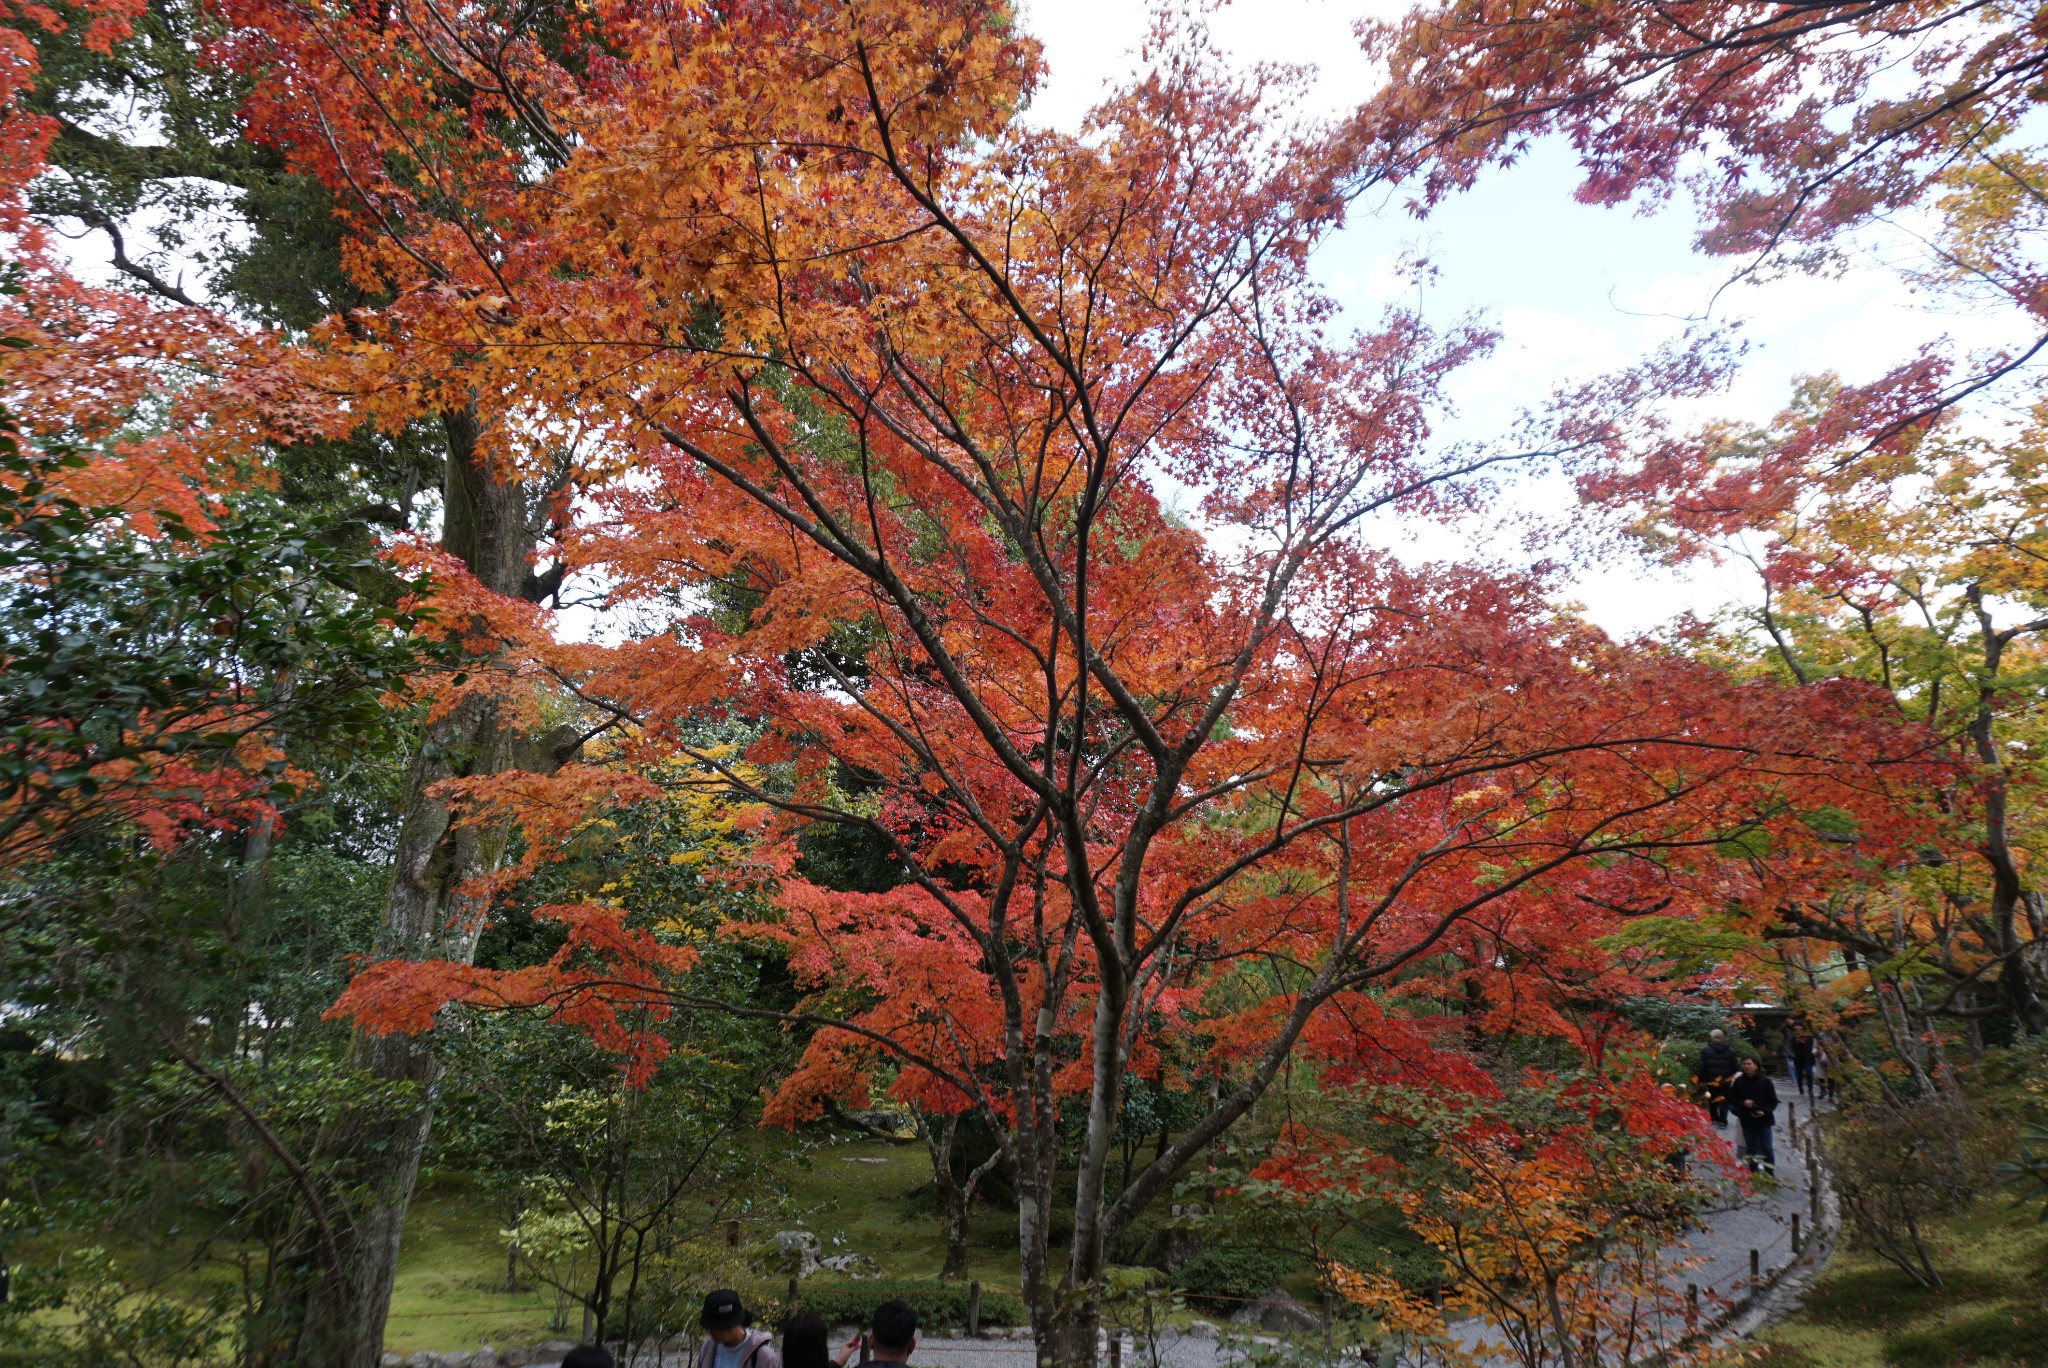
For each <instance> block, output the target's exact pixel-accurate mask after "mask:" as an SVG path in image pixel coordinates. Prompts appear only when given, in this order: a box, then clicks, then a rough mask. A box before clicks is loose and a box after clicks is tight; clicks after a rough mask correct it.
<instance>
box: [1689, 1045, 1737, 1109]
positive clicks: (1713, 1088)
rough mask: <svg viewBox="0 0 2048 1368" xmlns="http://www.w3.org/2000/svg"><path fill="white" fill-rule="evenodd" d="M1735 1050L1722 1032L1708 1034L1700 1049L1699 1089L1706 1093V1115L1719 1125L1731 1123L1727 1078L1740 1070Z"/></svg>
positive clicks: (1697, 1071) (1697, 1070)
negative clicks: (1703, 1046)
mask: <svg viewBox="0 0 2048 1368" xmlns="http://www.w3.org/2000/svg"><path fill="white" fill-rule="evenodd" d="M1738 1065H1739V1061H1737V1059H1736V1058H1735V1051H1734V1050H1732V1049H1730V1048H1729V1047H1728V1037H1727V1036H1726V1035H1724V1034H1722V1033H1721V1032H1720V1031H1718V1030H1715V1031H1709V1032H1708V1033H1707V1047H1706V1048H1705V1049H1703V1050H1701V1051H1700V1062H1699V1067H1698V1068H1697V1069H1696V1070H1695V1072H1696V1073H1697V1074H1698V1076H1699V1080H1700V1091H1701V1093H1702V1094H1704V1095H1705V1098H1706V1103H1707V1116H1708V1117H1709V1118H1710V1119H1712V1121H1713V1123H1714V1124H1715V1125H1717V1126H1725V1125H1727V1124H1728V1094H1727V1092H1726V1087H1727V1083H1728V1080H1729V1079H1731V1078H1733V1077H1735V1075H1736V1074H1737V1073H1739V1072H1740V1068H1739V1067H1738Z"/></svg>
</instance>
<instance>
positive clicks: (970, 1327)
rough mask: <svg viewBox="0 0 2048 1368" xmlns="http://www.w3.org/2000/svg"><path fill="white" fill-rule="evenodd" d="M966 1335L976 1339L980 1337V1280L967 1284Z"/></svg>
mask: <svg viewBox="0 0 2048 1368" xmlns="http://www.w3.org/2000/svg"><path fill="white" fill-rule="evenodd" d="M967 1335H968V1338H970V1339H977V1338H979V1337H980V1335H981V1279H979V1278H976V1279H975V1280H974V1281H972V1282H970V1283H968V1284H967Z"/></svg>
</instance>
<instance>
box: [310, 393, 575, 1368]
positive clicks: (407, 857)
mask: <svg viewBox="0 0 2048 1368" xmlns="http://www.w3.org/2000/svg"><path fill="white" fill-rule="evenodd" d="M442 426H443V430H444V433H445V435H446V438H447V447H448V461H447V478H446V483H445V489H444V510H443V526H442V545H443V547H444V549H445V550H447V551H448V552H449V553H451V554H452V555H454V556H455V557H456V558H458V559H459V560H460V561H461V562H462V563H463V565H464V566H466V567H467V568H468V570H469V571H470V573H471V574H473V575H474V576H475V577H476V578H477V580H478V582H479V583H480V584H482V585H483V587H485V588H486V589H489V590H491V591H492V592H494V593H499V594H504V595H508V596H529V597H531V596H537V594H538V592H539V591H538V588H537V585H536V581H535V578H534V576H533V573H532V569H531V561H532V557H533V553H534V549H535V544H536V535H535V531H534V528H533V526H532V524H531V523H530V521H529V519H528V512H527V503H528V491H527V490H526V488H525V487H524V486H522V485H521V484H520V483H518V482H517V481H516V480H511V479H501V478H498V477H497V476H496V475H495V474H494V473H493V472H492V471H491V470H489V469H488V468H487V467H486V465H485V463H484V461H483V458H482V457H481V455H480V453H479V452H478V449H477V436H478V429H477V422H476V418H475V416H474V415H473V414H472V413H470V412H467V411H462V412H450V413H447V414H444V415H443V419H442ZM567 745H568V743H567V742H566V740H565V739H563V738H553V739H551V740H536V739H534V738H531V737H529V736H527V735H526V734H525V733H524V732H523V731H522V730H520V729H519V728H518V727H517V726H516V724H514V723H513V722H512V721H510V720H509V719H508V718H507V717H506V716H505V715H504V714H503V713H502V712H501V710H500V709H499V707H498V706H497V704H496V703H494V702H492V701H490V700H488V699H483V698H476V697H472V698H469V699H465V700H464V701H463V702H461V703H460V704H458V705H457V706H456V707H454V708H453V709H451V710H450V711H449V712H448V713H447V714H445V715H444V716H442V717H440V718H438V719H436V720H434V721H432V722H430V723H428V724H427V725H426V726H425V727H424V728H423V729H422V731H421V734H420V740H419V745H418V749H417V751H416V753H415V755H414V757H413V762H412V768H411V773H410V776H409V779H408V784H407V796H406V805H405V811H404V815H403V818H402V821H401V823H400V827H399V835H398V844H397V849H396V851H395V852H394V859H393V871H392V880H391V889H390V893H389V895H388V896H387V898H386V901H385V910H384V924H383V927H382V929H381V930H380V932H379V934H378V938H377V947H376V953H377V954H378V955H379V956H381V957H386V958H405V959H447V960H453V961H456V962H458V963H463V964H467V963H470V962H471V961H472V960H473V959H474V957H475V954H476V945H477V939H478V937H479V936H480V935H481V934H482V932H483V929H484V924H485V919H486V914H487V913H488V911H489V908H488V905H487V903H486V902H484V901H483V900H479V899H477V898H474V897H470V896H467V895H465V894H464V893H463V892H462V889H463V887H464V885H466V884H467V883H468V882H469V881H471V880H474V879H476V878H478V877H479V876H482V875H485V874H489V873H491V872H493V871H494V870H496V869H497V868H499V867H500V866H501V865H502V863H503V861H504V858H505V853H506V848H507V845H508V844H509V842H510V838H511V832H510V830H509V828H507V827H506V826H504V825H502V824H485V825H465V826H456V825H455V824H454V823H453V821H452V816H453V814H452V813H451V811H450V809H449V807H448V804H447V803H446V802H445V801H443V800H442V799H441V798H439V797H437V796H436V795H435V793H434V788H435V786H436V785H437V784H439V783H440V782H441V781H443V780H445V779H450V778H455V777H458V776H463V777H466V776H474V775H483V774H498V773H503V772H505V771H507V770H513V769H529V770H540V771H548V770H552V769H554V768H556V767H557V766H558V765H559V764H560V763H561V761H562V760H563V759H565V758H567ZM350 1059H351V1062H352V1063H353V1064H354V1065H355V1066H356V1068H358V1069H360V1070H362V1071H364V1072H365V1073H367V1074H369V1075H370V1076H371V1077H373V1078H374V1079H376V1080H377V1081H378V1082H379V1083H382V1084H386V1085H390V1087H391V1088H392V1089H393V1090H394V1093H395V1094H396V1095H397V1096H399V1097H400V1098H402V1099H403V1100H402V1101H401V1102H400V1103H399V1104H398V1106H397V1107H396V1109H395V1113H394V1109H393V1108H392V1107H391V1106H389V1105H385V1106H379V1105H376V1104H372V1105H371V1106H369V1107H367V1108H363V1109H360V1110H354V1111H351V1112H348V1113H345V1114H343V1115H341V1116H339V1117H336V1118H335V1119H334V1121H333V1122H332V1123H330V1125H329V1126H328V1128H327V1132H326V1134H325V1135H324V1136H323V1140H322V1145H321V1151H322V1153H323V1155H324V1156H325V1157H326V1160H327V1162H328V1163H329V1164H330V1165H333V1166H334V1167H335V1168H336V1169H337V1170H338V1171H339V1172H340V1173H342V1174H345V1175H346V1176H347V1181H348V1182H349V1183H350V1184H351V1185H352V1186H353V1187H354V1188H355V1189H356V1190H357V1191H358V1192H360V1193H361V1194H362V1197H361V1199H360V1201H359V1204H358V1207H357V1210H356V1213H355V1219H354V1221H353V1223H352V1225H351V1228H350V1230H349V1232H348V1237H347V1245H348V1248H347V1258H348V1263H349V1272H350V1277H349V1280H348V1284H347V1288H346V1292H347V1304H346V1305H343V1306H334V1305H331V1304H330V1303H331V1300H332V1299H331V1298H329V1297H327V1296H326V1295H325V1294H324V1292H323V1289H322V1288H321V1287H320V1286H319V1285H317V1284H315V1285H310V1286H309V1288H308V1293H309V1295H308V1299H307V1302H308V1304H307V1307H306V1314H305V1316H304V1318H303V1320H302V1329H301V1333H300V1337H299V1346H298V1353H297V1355H296V1356H295V1358H294V1363H295V1365H296V1368H377V1364H378V1361H379V1359H380V1357H381V1356H382V1353H383V1347H384V1320H385V1317H386V1315H387V1313H388V1312H389V1310H390V1305H391V1289H392V1282H393V1278H394V1276H395V1275H396V1273H397V1268H398V1255H399V1247H400V1242H401V1240H402V1238H403V1236H404V1233H405V1218H406V1213H407V1211H408V1209H409V1208H410V1206H411V1203H412V1196H413V1188H414V1185H415V1184H416V1182H417V1181H418V1178H419V1168H420V1159H421V1157H422V1155H423V1154H424V1153H425V1150H426V1146H427V1139H428V1135H429V1133H430V1131H431V1128H432V1124H433V1098H434V1089H435V1086H436V1084H437V1082H438V1081H439V1076H440V1064H439V1060H438V1056H437V1054H436V1050H435V1046H434V1042H433V1039H432V1037H431V1036H423V1037H409V1036H400V1035H392V1036H383V1037H375V1036H369V1035H364V1034H360V1033H359V1034H358V1035H357V1036H356V1037H355V1039H354V1041H353V1042H352V1044H351V1048H350Z"/></svg>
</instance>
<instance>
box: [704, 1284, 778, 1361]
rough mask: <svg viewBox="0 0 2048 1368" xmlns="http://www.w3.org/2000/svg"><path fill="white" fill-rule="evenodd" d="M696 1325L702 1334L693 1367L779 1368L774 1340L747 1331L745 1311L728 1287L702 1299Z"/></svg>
mask: <svg viewBox="0 0 2048 1368" xmlns="http://www.w3.org/2000/svg"><path fill="white" fill-rule="evenodd" d="M697 1324H699V1325H701V1326H703V1327H704V1333H705V1340H704V1347H703V1349H701V1350H699V1351H698V1354H697V1368H782V1355H780V1354H778V1353H776V1352H775V1337H774V1336H773V1335H770V1334H769V1333H768V1332H767V1331H765V1330H749V1329H747V1309H746V1307H744V1306H742V1305H740V1294H739V1293H737V1292H735V1291H733V1290H732V1289H731V1288H727V1287H721V1288H719V1289H718V1290H717V1291H716V1292H713V1293H712V1294H711V1295H710V1296H708V1297H706V1298H705V1299H704V1309H703V1311H701V1312H699V1313H698V1316H697Z"/></svg>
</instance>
